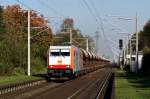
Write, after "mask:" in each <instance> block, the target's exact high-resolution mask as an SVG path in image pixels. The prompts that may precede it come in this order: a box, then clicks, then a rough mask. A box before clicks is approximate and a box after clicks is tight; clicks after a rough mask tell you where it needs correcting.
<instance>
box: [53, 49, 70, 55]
mask: <svg viewBox="0 0 150 99" xmlns="http://www.w3.org/2000/svg"><path fill="white" fill-rule="evenodd" d="M50 55H51V56H70V51H69V50H62V49H59V50H50Z"/></svg>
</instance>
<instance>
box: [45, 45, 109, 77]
mask: <svg viewBox="0 0 150 99" xmlns="http://www.w3.org/2000/svg"><path fill="white" fill-rule="evenodd" d="M108 62H109V60H106V59H104V58H101V57H98V56H97V55H96V54H94V53H90V52H88V51H85V50H84V49H81V48H78V47H76V46H73V45H72V46H50V48H49V50H48V54H47V75H48V77H49V78H50V79H51V78H68V79H73V78H75V77H78V76H79V75H81V74H85V73H87V72H91V71H94V70H97V69H99V68H100V66H98V65H101V64H104V63H108Z"/></svg>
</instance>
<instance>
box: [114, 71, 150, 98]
mask: <svg viewBox="0 0 150 99" xmlns="http://www.w3.org/2000/svg"><path fill="white" fill-rule="evenodd" d="M115 96H116V98H115V99H150V77H138V76H136V75H134V74H126V73H124V72H123V71H120V70H116V74H115Z"/></svg>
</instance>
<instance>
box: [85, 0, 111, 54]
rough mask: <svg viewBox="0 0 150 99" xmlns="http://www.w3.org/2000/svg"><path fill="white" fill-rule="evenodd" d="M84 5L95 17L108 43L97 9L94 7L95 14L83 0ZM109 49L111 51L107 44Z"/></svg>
mask: <svg viewBox="0 0 150 99" xmlns="http://www.w3.org/2000/svg"><path fill="white" fill-rule="evenodd" d="M83 2H84V4H85V5H86V7H87V8H88V10H89V12H90V13H91V15H92V16H93V17H94V19H95V21H96V22H97V24H98V25H99V26H100V28H101V30H102V34H103V38H104V42H106V40H107V37H106V35H105V30H104V24H103V22H102V18H101V17H100V16H99V15H98V12H97V9H96V7H94V6H93V8H94V11H95V13H94V12H93V10H92V8H91V7H90V6H89V4H88V3H87V2H86V0H83ZM107 47H108V48H109V49H110V50H111V48H110V45H109V44H107ZM111 52H112V53H113V51H112V50H111Z"/></svg>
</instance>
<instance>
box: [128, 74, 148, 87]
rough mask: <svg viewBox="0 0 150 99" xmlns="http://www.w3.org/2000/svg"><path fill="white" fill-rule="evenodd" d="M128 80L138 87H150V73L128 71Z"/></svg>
mask: <svg viewBox="0 0 150 99" xmlns="http://www.w3.org/2000/svg"><path fill="white" fill-rule="evenodd" d="M126 78H127V80H128V82H129V83H130V84H131V85H132V86H133V87H136V88H150V75H141V76H139V75H135V74H133V73H128V74H127V76H126Z"/></svg>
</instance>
